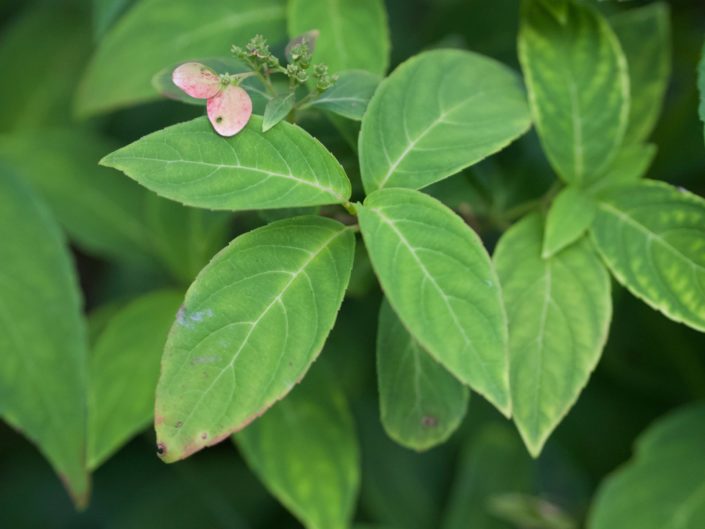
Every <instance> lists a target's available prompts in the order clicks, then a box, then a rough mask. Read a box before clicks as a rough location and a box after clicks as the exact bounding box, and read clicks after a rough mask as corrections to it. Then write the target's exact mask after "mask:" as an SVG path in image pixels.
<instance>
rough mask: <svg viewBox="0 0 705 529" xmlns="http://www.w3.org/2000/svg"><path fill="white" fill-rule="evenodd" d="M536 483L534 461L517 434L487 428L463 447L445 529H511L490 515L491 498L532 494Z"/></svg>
mask: <svg viewBox="0 0 705 529" xmlns="http://www.w3.org/2000/svg"><path fill="white" fill-rule="evenodd" d="M480 478H481V479H480ZM533 481H534V477H533V468H532V465H531V460H530V459H529V456H528V455H527V454H526V450H524V448H523V446H522V445H521V442H520V440H519V436H518V435H516V432H514V431H512V430H511V429H510V428H509V427H507V426H505V425H503V424H493V423H490V424H488V425H486V426H485V427H484V428H482V429H481V430H480V431H479V432H478V435H476V436H474V437H473V438H472V439H471V440H470V441H469V442H468V443H466V445H465V447H464V448H463V451H462V454H461V458H460V462H459V464H458V470H457V472H456V477H455V483H453V486H452V488H451V492H450V496H449V501H448V507H447V508H446V512H445V516H444V518H443V524H442V529H468V528H469V527H477V528H482V529H508V528H509V527H511V526H509V525H508V524H506V523H505V522H504V521H502V520H500V519H498V518H497V517H495V516H494V515H493V514H492V513H491V511H490V509H489V507H490V505H489V502H490V500H491V498H493V497H494V496H496V495H497V494H501V493H507V492H515V493H516V492H529V491H531V488H532V484H533Z"/></svg>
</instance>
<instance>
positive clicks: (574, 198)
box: [541, 186, 595, 259]
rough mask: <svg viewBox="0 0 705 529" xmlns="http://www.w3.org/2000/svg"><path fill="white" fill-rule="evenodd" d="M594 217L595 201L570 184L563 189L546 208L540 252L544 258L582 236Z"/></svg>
mask: <svg viewBox="0 0 705 529" xmlns="http://www.w3.org/2000/svg"><path fill="white" fill-rule="evenodd" d="M594 218H595V201H594V200H593V199H592V197H590V196H589V195H586V194H585V193H583V192H582V191H581V190H580V189H576V188H574V187H571V186H569V187H566V188H565V189H563V191H561V192H560V193H559V194H558V196H557V197H556V199H555V200H554V201H553V204H551V209H549V210H548V216H547V218H546V233H545V237H544V240H543V251H542V252H541V254H542V256H543V257H544V259H546V258H549V257H551V256H552V255H554V254H556V253H558V252H560V251H561V250H562V249H563V248H565V247H567V246H570V245H571V244H573V243H574V242H575V241H577V240H578V239H579V238H580V237H582V236H583V235H584V234H585V232H586V231H587V230H588V228H589V227H590V224H592V220H593V219H594Z"/></svg>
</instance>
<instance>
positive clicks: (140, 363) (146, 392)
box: [88, 291, 183, 469]
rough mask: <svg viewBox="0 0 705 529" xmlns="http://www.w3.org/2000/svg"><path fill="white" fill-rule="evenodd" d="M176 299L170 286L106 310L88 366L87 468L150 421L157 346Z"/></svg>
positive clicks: (158, 360)
mask: <svg viewBox="0 0 705 529" xmlns="http://www.w3.org/2000/svg"><path fill="white" fill-rule="evenodd" d="M182 299H183V295H182V294H181V293H179V292H173V291H164V292H155V293H152V294H147V295H145V296H142V297H141V298H139V299H137V300H135V301H133V302H131V303H130V304H129V305H127V306H126V307H125V308H123V309H121V310H120V311H119V312H117V314H115V315H114V316H112V318H111V319H110V321H109V322H108V323H107V324H106V325H105V328H104V329H103V331H102V332H101V333H100V335H99V336H98V339H97V341H96V344H95V346H94V347H93V351H92V353H91V360H90V367H89V375H90V377H89V384H88V466H89V468H91V469H95V468H97V467H98V466H100V464H101V463H103V461H105V460H106V459H107V458H108V457H109V456H110V455H111V454H112V453H113V452H115V451H116V450H117V449H118V448H120V446H122V445H123V444H124V443H125V442H126V441H127V440H128V439H130V437H132V436H133V435H135V434H136V433H137V432H139V431H140V430H142V429H144V428H145V427H146V426H147V425H148V424H149V423H150V421H151V419H152V416H153V415H154V390H155V388H156V387H157V379H158V378H159V365H160V363H161V358H162V351H163V350H164V344H165V343H166V337H167V334H168V332H169V328H170V327H171V324H172V323H173V322H174V317H175V315H176V312H177V311H178V310H179V305H181V300H182Z"/></svg>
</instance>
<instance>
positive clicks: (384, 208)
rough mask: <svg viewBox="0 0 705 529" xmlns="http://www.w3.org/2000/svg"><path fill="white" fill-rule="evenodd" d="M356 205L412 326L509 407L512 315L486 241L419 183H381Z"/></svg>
mask: <svg viewBox="0 0 705 529" xmlns="http://www.w3.org/2000/svg"><path fill="white" fill-rule="evenodd" d="M358 212H359V218H360V228H361V230H362V235H363V237H364V239H365V244H366V246H367V250H368V252H369V255H370V260H371V261H372V265H373V267H374V269H375V272H376V273H377V276H378V277H379V280H380V283H381V284H382V288H383V289H384V292H385V294H386V296H387V298H388V299H389V302H390V304H391V305H392V307H393V308H394V311H395V312H396V313H397V314H398V315H399V318H400V319H401V321H402V322H403V323H404V325H405V326H406V328H407V329H409V330H410V331H411V332H412V333H413V335H414V337H415V338H416V339H417V340H418V341H419V343H421V344H422V346H423V347H424V348H425V349H426V350H427V351H428V352H429V353H430V354H431V355H432V356H433V357H434V358H435V359H436V360H438V361H439V362H440V363H441V364H443V366H444V367H445V368H446V369H448V370H449V371H450V372H451V373H452V374H453V375H455V376H456V377H457V378H458V379H460V380H461V381H462V382H464V383H466V384H468V385H469V386H470V387H471V388H472V389H474V390H475V391H477V392H478V393H480V394H481V395H483V396H484V397H486V398H487V399H488V400H489V401H490V402H491V403H492V404H494V405H495V406H497V408H499V409H500V410H501V411H502V413H504V414H505V415H509V413H510V401H509V376H508V375H509V373H508V370H509V368H508V359H507V319H506V316H505V313H504V306H503V304H502V298H501V292H500V287H499V281H498V279H497V276H496V274H495V272H494V270H493V268H492V263H491V261H490V258H489V256H488V255H487V252H486V250H485V248H484V247H483V246H482V241H481V240H480V239H479V237H478V236H477V235H476V234H475V232H473V231H472V230H471V229H470V228H469V227H468V226H467V225H466V224H465V223H464V222H463V221H462V219H461V218H460V217H458V216H457V215H456V214H455V213H453V211H451V210H450V209H448V208H447V207H446V206H444V205H443V204H442V203H441V202H439V201H438V200H436V199H434V198H431V197H429V196H427V195H424V194H423V193H420V192H418V191H412V190H409V189H385V190H380V191H376V192H374V193H372V194H371V195H370V196H368V197H367V199H366V200H365V204H364V206H358Z"/></svg>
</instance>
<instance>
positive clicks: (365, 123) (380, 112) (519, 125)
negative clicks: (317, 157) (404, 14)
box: [359, 50, 529, 193]
mask: <svg viewBox="0 0 705 529" xmlns="http://www.w3.org/2000/svg"><path fill="white" fill-rule="evenodd" d="M528 128H529V111H528V107H527V105H526V99H525V96H524V92H523V90H522V88H521V84H520V83H519V79H518V78H517V76H516V75H515V74H514V72H512V71H511V70H510V69H509V68H507V67H505V66H504V65H502V64H500V63H498V62H496V61H494V60H492V59H489V58H487V57H483V56H481V55H477V54H474V53H470V52H467V51H460V50H436V51H430V52H425V53H421V54H420V55H417V56H415V57H412V58H411V59H409V60H408V61H406V62H405V63H403V64H402V65H401V66H399V67H398V68H397V69H396V70H394V72H393V73H392V74H391V75H390V76H389V77H388V78H387V79H385V80H384V81H382V83H381V84H380V85H379V88H378V89H377V91H376V92H375V95H374V96H373V97H372V100H371V101H370V104H369V106H368V108H367V112H366V113H365V117H364V119H363V120H362V131H361V132H360V140H359V153H360V164H361V170H362V180H363V183H364V185H365V190H366V191H367V192H368V193H369V192H372V191H374V190H376V189H380V188H383V187H410V188H414V189H419V188H422V187H425V186H427V185H429V184H432V183H433V182H437V181H438V180H441V179H443V178H446V177H448V176H451V175H453V174H455V173H458V172H460V171H461V170H462V169H464V168H465V167H468V166H469V165H472V164H474V163H476V162H479V161H480V160H482V159H483V158H486V157H487V156H489V155H491V154H494V153H496V152H497V151H500V150H501V149H503V148H504V147H506V146H507V145H508V144H509V143H510V142H511V141H513V140H514V139H516V138H517V137H519V136H521V135H522V134H524V133H525V132H526V131H527V129H528Z"/></svg>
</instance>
